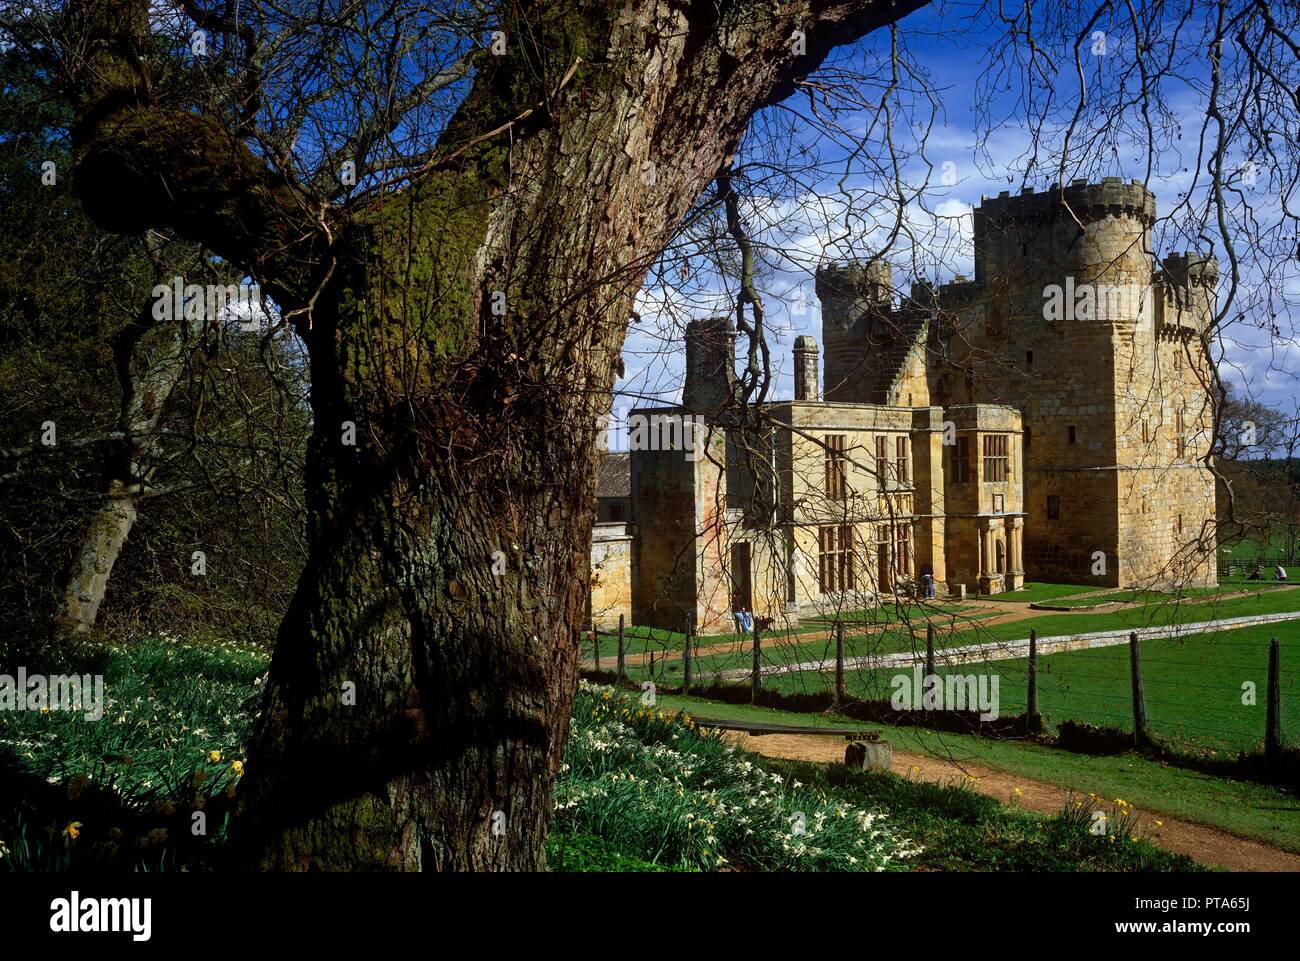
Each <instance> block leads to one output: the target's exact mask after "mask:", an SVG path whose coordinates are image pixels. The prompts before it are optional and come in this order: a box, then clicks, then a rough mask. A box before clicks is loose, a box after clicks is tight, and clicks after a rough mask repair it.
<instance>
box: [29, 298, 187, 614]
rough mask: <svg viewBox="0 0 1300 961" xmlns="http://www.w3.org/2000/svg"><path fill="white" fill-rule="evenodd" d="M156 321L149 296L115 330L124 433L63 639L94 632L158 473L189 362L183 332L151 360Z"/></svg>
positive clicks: (87, 537)
mask: <svg viewBox="0 0 1300 961" xmlns="http://www.w3.org/2000/svg"><path fill="white" fill-rule="evenodd" d="M154 326H155V321H154V319H153V300H152V299H149V300H147V301H146V303H145V304H144V306H143V307H142V308H141V310H140V313H139V315H138V316H137V317H136V318H135V320H133V321H132V322H131V323H129V324H127V325H126V326H125V327H123V328H122V329H121V330H119V331H118V332H117V334H116V335H115V336H114V337H113V359H114V364H115V366H116V368H117V378H118V384H119V385H120V388H121V403H120V407H119V412H118V431H119V432H120V433H121V434H122V439H121V440H120V441H118V442H116V443H115V445H114V446H113V448H111V450H110V453H109V456H108V461H107V464H106V468H107V469H106V470H105V472H104V473H105V474H106V476H107V477H108V478H109V480H108V482H107V484H106V485H105V491H104V495H103V496H104V499H103V502H102V503H101V504H100V505H99V506H98V507H97V508H96V509H95V511H94V513H93V514H92V515H91V518H90V520H89V521H88V522H87V524H86V527H85V530H84V533H83V534H82V538H81V544H80V547H79V548H78V550H77V552H76V554H75V555H74V556H73V558H72V563H71V566H70V569H69V571H68V576H67V579H66V581H65V582H64V586H63V603H62V607H61V610H60V612H59V615H58V616H57V618H56V621H55V635H56V638H66V637H67V636H68V635H71V634H87V633H89V632H90V631H91V630H92V629H93V628H94V627H95V623H96V621H97V620H98V618H99V608H100V605H101V604H102V603H103V601H104V597H105V595H106V594H107V592H108V584H109V580H110V579H111V578H112V576H113V566H114V565H115V564H116V563H117V559H118V556H119V555H120V554H121V553H122V548H123V547H124V546H125V544H126V540H127V538H128V537H129V536H130V534H131V528H132V527H134V526H135V520H136V513H137V509H138V507H139V506H140V503H141V501H142V500H143V499H144V498H145V497H147V496H148V494H147V490H148V483H149V481H150V480H151V479H152V478H153V475H154V465H153V457H154V454H155V452H156V448H157V435H156V431H157V429H158V424H159V420H160V418H161V417H162V414H163V411H164V410H165V409H166V407H167V402H168V400H169V399H170V397H171V393H172V390H173V389H174V388H175V387H176V384H177V382H178V381H179V380H180V375H181V370H182V367H183V359H182V356H181V351H182V344H181V339H180V337H179V336H177V335H175V334H173V335H172V336H171V339H170V340H169V341H168V342H167V344H166V345H165V346H164V347H162V349H161V351H160V352H159V354H158V356H155V357H154V358H153V359H152V361H150V360H148V359H147V358H146V357H144V356H142V355H141V354H139V353H138V351H139V349H140V347H141V344H142V341H143V339H144V337H145V335H146V334H147V333H148V332H149V330H150V329H151V328H153V327H154Z"/></svg>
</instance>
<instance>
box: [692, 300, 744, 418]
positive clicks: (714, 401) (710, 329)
mask: <svg viewBox="0 0 1300 961" xmlns="http://www.w3.org/2000/svg"><path fill="white" fill-rule="evenodd" d="M735 357H736V332H735V330H733V329H732V326H731V318H730V317H729V316H723V317H709V318H707V319H705V320H692V321H691V322H690V323H688V324H687V325H686V385H685V387H683V389H682V406H683V407H684V408H686V410H688V411H689V412H691V413H693V414H707V415H714V414H717V413H718V412H719V411H721V410H722V409H723V408H724V407H726V406H727V403H728V402H729V401H730V400H731V395H732V390H733V388H734V386H735V383H736V366H735Z"/></svg>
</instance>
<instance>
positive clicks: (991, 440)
mask: <svg viewBox="0 0 1300 961" xmlns="http://www.w3.org/2000/svg"><path fill="white" fill-rule="evenodd" d="M1007 441H1008V437H1007V435H1006V434H986V435H985V437H984V481H985V483H999V482H1001V481H1005V480H1006V479H1007V477H1008V475H1009V474H1010V470H1009V466H1008V460H1009V456H1008V451H1009V449H1010V445H1009V444H1008V442H1007Z"/></svg>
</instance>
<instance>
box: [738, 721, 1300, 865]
mask: <svg viewBox="0 0 1300 961" xmlns="http://www.w3.org/2000/svg"><path fill="white" fill-rule="evenodd" d="M731 736H732V737H734V738H735V739H736V742H737V744H739V745H740V746H741V747H743V748H745V750H748V751H753V752H754V753H756V754H762V755H764V756H766V757H777V758H787V759H789V760H794V761H820V762H824V763H841V762H843V760H844V742H843V741H842V740H840V739H839V738H833V737H823V736H816V735H807V734H767V735H764V736H763V737H751V736H750V735H748V734H743V733H735V734H733V735H731ZM894 773H896V774H901V775H903V776H905V777H910V778H913V779H915V780H925V781H932V782H934V783H936V784H943V783H953V782H962V781H964V780H965V779H966V778H967V777H971V778H974V779H975V780H974V782H973V786H974V788H975V790H977V791H979V792H980V793H981V794H987V795H988V796H989V797H993V798H997V800H999V801H1002V802H1004V803H1011V802H1015V803H1019V804H1020V806H1021V807H1024V808H1027V809H1028V810H1031V811H1036V812H1038V813H1040V814H1056V813H1057V812H1059V811H1060V810H1061V808H1062V807H1063V806H1064V804H1065V795H1066V792H1065V789H1064V788H1061V787H1058V786H1057V785H1055V784H1046V783H1044V782H1042V781H1033V780H1030V779H1028V778H1025V777H1021V776H1019V775H1016V774H1008V773H1007V772H1005V771H999V770H996V769H994V768H989V767H984V766H982V765H979V764H966V763H963V764H961V765H958V764H957V763H955V762H952V761H945V760H942V759H939V758H933V757H928V756H925V755H920V754H903V753H900V752H898V751H895V752H894ZM1017 788H1019V789H1020V797H1019V798H1016V796H1015V791H1016V789H1017ZM1143 813H1144V814H1145V815H1146V817H1145V818H1144V819H1143V820H1144V822H1145V823H1144V827H1145V828H1146V830H1147V831H1148V833H1149V834H1150V835H1151V839H1152V840H1153V841H1154V842H1155V843H1156V844H1158V845H1159V846H1160V847H1162V848H1164V849H1165V850H1167V851H1174V852H1176V853H1178V854H1186V855H1188V856H1189V857H1192V858H1194V859H1196V860H1197V861H1200V862H1201V863H1202V864H1209V865H1214V866H1215V867H1222V868H1227V869H1228V870H1231V871H1300V855H1296V854H1291V853H1290V852H1287V851H1281V850H1279V849H1277V848H1275V847H1271V846H1270V845H1267V844H1264V843H1262V842H1260V841H1252V840H1249V839H1247V838H1240V837H1237V836H1236V835H1235V834H1229V833H1228V832H1226V831H1223V830H1220V829H1219V828H1213V827H1209V826H1207V825H1204V824H1197V823H1195V822H1194V821H1184V820H1182V819H1181V818H1176V817H1172V816H1169V815H1164V814H1161V815H1159V820H1160V821H1161V822H1162V824H1161V826H1160V827H1156V826H1155V823H1154V822H1155V820H1156V814H1155V813H1153V812H1150V811H1144V812H1143Z"/></svg>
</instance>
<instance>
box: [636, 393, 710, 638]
mask: <svg viewBox="0 0 1300 961" xmlns="http://www.w3.org/2000/svg"><path fill="white" fill-rule="evenodd" d="M637 413H639V414H645V415H647V416H653V414H654V413H656V412H654V411H648V410H646V411H638V412H637ZM657 413H660V414H669V415H675V416H681V415H682V413H683V412H682V411H681V410H680V409H676V410H666V411H659V412H657ZM688 453H692V456H694V457H695V459H694V460H692V459H690V458H688V456H687V454H688ZM630 460H631V473H632V478H631V481H632V500H633V503H634V504H635V505H636V516H637V520H638V537H637V548H636V566H637V572H638V576H637V578H636V580H635V582H634V584H633V590H632V614H633V620H634V622H635V623H637V624H640V625H646V626H650V627H661V628H664V629H666V630H673V631H681V630H684V629H685V626H686V623H687V620H688V619H690V621H691V623H692V624H694V625H695V627H696V629H697V630H699V631H701V632H706V631H717V630H724V629H728V628H729V626H730V617H731V613H730V591H729V588H728V584H727V571H726V560H727V545H726V539H727V538H726V503H725V500H726V482H725V477H726V433H725V431H723V430H722V429H720V428H717V429H714V430H711V431H709V432H708V433H707V434H702V435H701V440H700V446H699V448H698V450H697V451H695V452H688V451H684V450H680V449H679V450H645V449H641V450H638V449H633V450H632V452H631V458H630Z"/></svg>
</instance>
